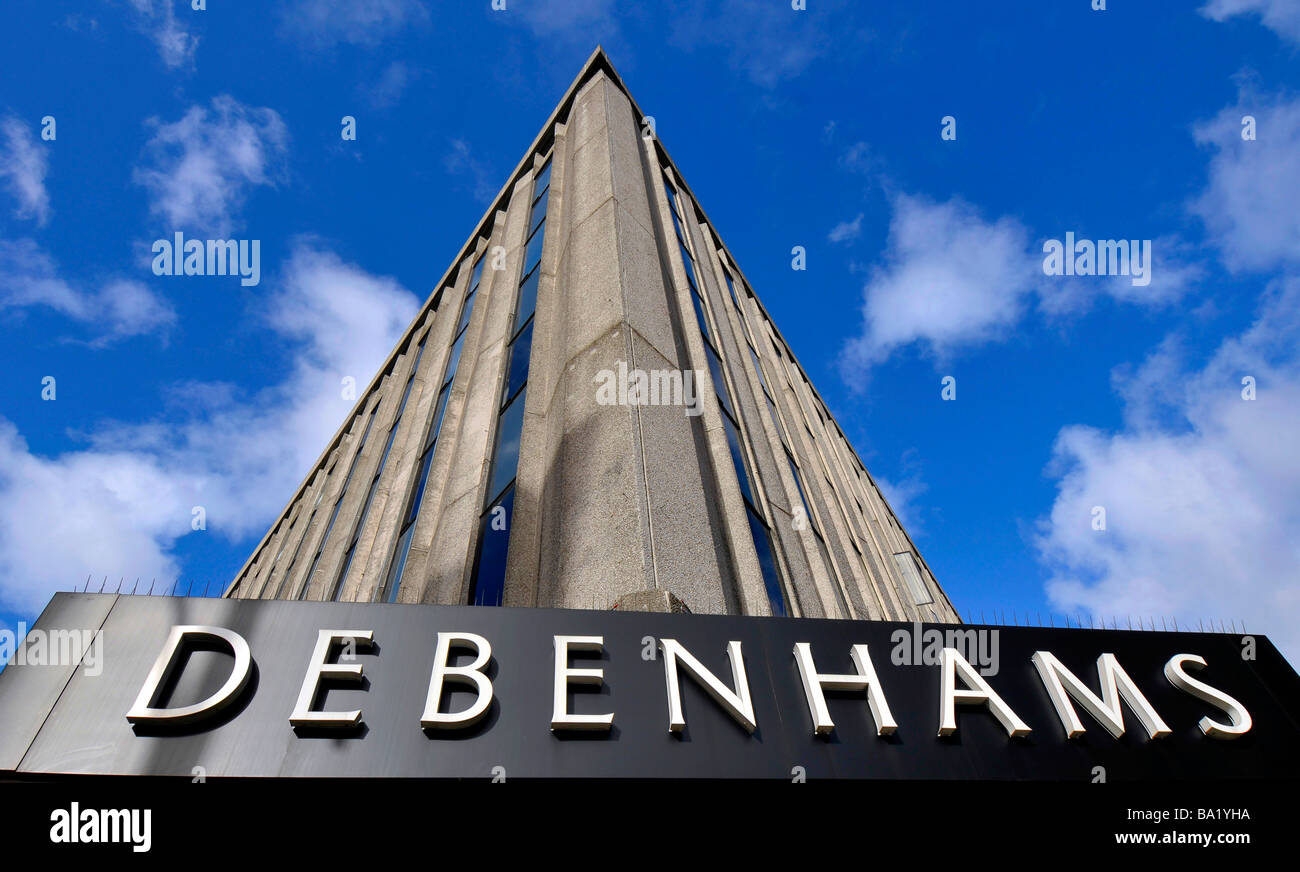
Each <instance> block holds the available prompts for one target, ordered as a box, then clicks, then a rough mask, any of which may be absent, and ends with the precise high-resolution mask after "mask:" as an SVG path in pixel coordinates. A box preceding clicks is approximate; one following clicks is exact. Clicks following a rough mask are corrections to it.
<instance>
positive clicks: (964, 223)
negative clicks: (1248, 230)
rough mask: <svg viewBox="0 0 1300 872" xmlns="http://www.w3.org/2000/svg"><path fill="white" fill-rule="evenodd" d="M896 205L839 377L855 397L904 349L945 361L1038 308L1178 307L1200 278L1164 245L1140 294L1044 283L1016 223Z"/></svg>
mask: <svg viewBox="0 0 1300 872" xmlns="http://www.w3.org/2000/svg"><path fill="white" fill-rule="evenodd" d="M891 199H892V203H891V205H892V208H893V215H892V216H891V219H890V226H889V240H888V243H887V246H886V251H885V254H884V256H883V262H882V263H881V264H880V265H878V266H876V267H874V268H873V269H871V271H870V277H869V279H868V280H867V283H866V285H865V286H864V288H863V303H862V319H863V326H862V330H861V332H860V334H859V335H858V336H856V337H854V338H853V339H850V340H849V341H848V342H846V343H845V346H844V348H843V349H842V350H841V353H840V370H841V374H842V375H843V376H844V378H845V381H846V382H847V383H848V384H849V385H850V386H851V387H853V388H854V389H860V388H861V387H862V385H863V379H862V375H863V371H864V370H866V369H868V368H870V367H871V366H873V365H876V364H878V363H881V362H883V361H884V360H886V359H888V358H889V356H890V355H891V354H893V353H894V352H895V351H897V350H899V349H901V348H904V347H907V346H910V345H914V344H915V345H919V346H921V347H923V349H924V350H925V351H927V352H928V353H930V354H932V355H934V356H935V357H937V358H940V359H946V358H948V357H950V356H951V355H953V354H955V353H957V352H958V351H960V350H962V349H965V348H969V347H973V346H976V345H979V344H982V343H985V342H991V341H995V340H998V339H1000V338H1002V337H1003V336H1004V335H1005V334H1006V333H1008V332H1009V331H1010V330H1011V329H1012V328H1014V327H1015V326H1016V325H1017V324H1018V323H1020V322H1021V319H1022V318H1023V317H1024V316H1025V315H1026V314H1027V313H1028V312H1029V311H1031V309H1032V308H1034V307H1033V306H1031V304H1033V303H1035V302H1036V304H1037V306H1036V308H1037V309H1038V311H1039V312H1041V313H1042V314H1043V315H1044V316H1047V317H1049V318H1057V317H1062V316H1066V315H1078V314H1080V313H1082V312H1085V311H1086V310H1087V309H1089V308H1090V307H1091V305H1092V304H1093V302H1094V301H1096V300H1098V299H1103V298H1110V299H1113V300H1115V301H1116V302H1119V303H1127V304H1133V305H1141V306H1163V305H1168V304H1170V303H1172V302H1175V301H1177V300H1180V299H1181V298H1182V297H1183V296H1184V295H1186V294H1187V293H1188V292H1189V291H1190V290H1191V289H1192V287H1193V286H1194V285H1195V283H1196V282H1197V281H1198V280H1199V279H1200V278H1201V277H1202V275H1203V274H1204V268H1203V267H1202V266H1201V265H1200V264H1199V263H1196V262H1193V261H1191V260H1190V259H1189V258H1190V247H1189V246H1188V245H1187V244H1186V243H1185V242H1183V241H1182V240H1181V239H1180V238H1178V237H1175V236H1164V237H1160V238H1158V239H1156V240H1154V241H1153V242H1152V245H1151V261H1152V262H1151V264H1150V283H1149V284H1148V285H1145V286H1142V285H1134V283H1133V281H1134V280H1133V278H1132V277H1131V276H1087V277H1066V276H1048V275H1045V274H1044V272H1043V258H1044V255H1043V253H1042V245H1041V244H1040V245H1031V244H1030V242H1029V240H1030V234H1029V231H1028V230H1027V229H1026V228H1025V227H1024V225H1022V224H1021V223H1020V222H1019V221H1017V220H1016V219H1015V218H1012V217H1010V216H1002V217H1000V218H998V219H997V220H988V219H986V218H984V217H983V216H982V215H981V214H980V213H979V211H978V210H976V209H975V208H974V207H973V206H971V205H970V204H969V203H966V202H965V201H963V200H962V199H960V198H953V199H951V200H948V201H946V202H942V203H936V202H933V201H931V200H928V199H926V198H924V197H916V196H911V195H907V194H895V195H894V196H893V197H892V198H891ZM841 227H845V232H846V233H847V232H849V230H851V229H852V226H851V225H848V226H845V225H841ZM838 230H840V227H837V228H836V231H838ZM834 233H835V231H832V234H833V236H832V241H838V240H836V239H835V238H834ZM1077 236H1078V238H1080V239H1083V238H1084V237H1083V235H1082V234H1077Z"/></svg>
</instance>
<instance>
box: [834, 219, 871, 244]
mask: <svg viewBox="0 0 1300 872" xmlns="http://www.w3.org/2000/svg"><path fill="white" fill-rule="evenodd" d="M863 217H864V216H863V214H862V213H861V212H859V213H858V217H856V218H854V219H853V220H852V221H841V222H840V223H839V224H836V225H835V226H834V227H832V228H831V232H830V233H828V234H826V238H827V239H829V240H830V241H831V242H847V241H849V240H850V239H857V238H858V237H859V236H861V235H862V219H863Z"/></svg>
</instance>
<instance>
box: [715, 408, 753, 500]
mask: <svg viewBox="0 0 1300 872" xmlns="http://www.w3.org/2000/svg"><path fill="white" fill-rule="evenodd" d="M722 428H723V429H724V430H725V431H726V433H727V447H728V448H729V449H731V464H732V466H734V467H735V468H736V483H737V484H739V485H740V495H741V496H742V497H744V498H745V502H747V503H753V502H754V492H753V491H752V490H751V489H750V487H749V474H748V473H747V472H745V455H744V452H743V450H742V449H741V447H740V434H739V433H737V432H736V425H735V423H734V422H733V421H732V420H731V417H730V416H728V415H723V416H722Z"/></svg>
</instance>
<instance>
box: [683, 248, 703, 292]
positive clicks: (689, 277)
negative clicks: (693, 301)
mask: <svg viewBox="0 0 1300 872" xmlns="http://www.w3.org/2000/svg"><path fill="white" fill-rule="evenodd" d="M681 248H682V263H683V264H684V265H685V267H686V281H687V282H688V283H690V286H691V290H692V291H693V292H695V293H697V294H698V293H699V292H700V283H699V281H697V280H696V278H695V261H693V260H691V253H690V252H689V251H687V250H686V246H685V245H683V246H682V247H681Z"/></svg>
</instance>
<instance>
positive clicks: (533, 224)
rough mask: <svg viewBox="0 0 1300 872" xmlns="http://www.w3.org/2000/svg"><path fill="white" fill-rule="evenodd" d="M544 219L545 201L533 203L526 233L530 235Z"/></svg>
mask: <svg viewBox="0 0 1300 872" xmlns="http://www.w3.org/2000/svg"><path fill="white" fill-rule="evenodd" d="M545 220H546V203H542V202H539V203H535V204H534V205H533V215H532V218H530V219H529V221H528V235H529V236H530V237H531V236H532V235H533V234H534V233H536V232H537V228H538V227H540V226H541V224H542V222H543V221H545Z"/></svg>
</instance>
